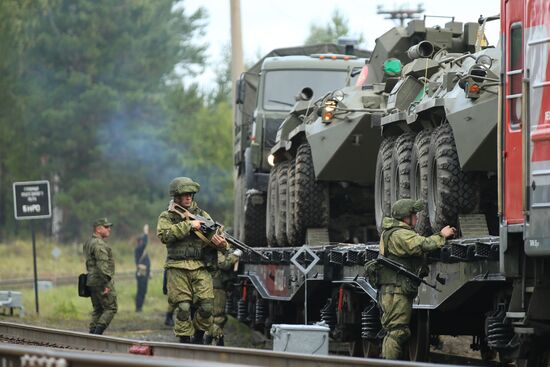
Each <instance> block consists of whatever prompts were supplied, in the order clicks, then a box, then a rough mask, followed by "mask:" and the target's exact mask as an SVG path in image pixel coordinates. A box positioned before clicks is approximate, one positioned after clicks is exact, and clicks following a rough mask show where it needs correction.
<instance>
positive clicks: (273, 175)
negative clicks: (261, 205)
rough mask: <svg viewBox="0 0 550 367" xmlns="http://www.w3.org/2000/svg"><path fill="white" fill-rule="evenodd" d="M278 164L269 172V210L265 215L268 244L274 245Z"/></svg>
mask: <svg viewBox="0 0 550 367" xmlns="http://www.w3.org/2000/svg"><path fill="white" fill-rule="evenodd" d="M277 191H278V188H277V166H275V167H272V168H271V171H270V172H269V181H268V184H267V210H266V216H265V228H266V237H267V245H268V246H269V247H274V246H276V245H277V239H276V238H275V213H277V203H276V201H275V199H276V198H277Z"/></svg>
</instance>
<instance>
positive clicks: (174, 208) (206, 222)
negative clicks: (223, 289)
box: [168, 200, 269, 260]
mask: <svg viewBox="0 0 550 367" xmlns="http://www.w3.org/2000/svg"><path fill="white" fill-rule="evenodd" d="M168 211H171V212H173V213H176V214H179V215H180V216H181V217H182V218H188V219H189V220H198V221H201V222H202V224H201V227H200V229H198V230H194V231H195V233H196V234H198V235H199V237H200V238H201V239H202V240H203V241H205V242H207V243H209V244H212V242H211V241H210V240H209V239H208V238H209V237H210V235H211V234H213V233H214V234H219V235H222V236H223V237H225V240H226V241H227V242H228V243H229V244H231V245H233V246H234V247H236V248H238V249H239V250H241V251H243V252H247V253H251V252H252V253H254V254H256V255H258V256H260V257H261V258H263V259H264V260H269V258H268V257H267V256H265V255H264V254H262V253H261V252H259V251H256V250H255V249H254V248H252V247H250V246H248V245H247V244H245V243H243V242H241V241H239V240H238V239H236V238H235V237H233V236H231V235H230V234H229V233H227V232H225V231H224V229H223V225H222V224H220V223H218V222H216V221H214V220H212V219H208V218H205V217H202V216H200V215H196V214H191V212H190V211H189V210H187V209H185V208H184V207H183V206H181V205H178V204H176V203H175V202H174V201H173V200H171V201H170V205H169V206H168ZM212 245H213V244H212ZM215 247H216V246H215ZM216 248H218V247H216Z"/></svg>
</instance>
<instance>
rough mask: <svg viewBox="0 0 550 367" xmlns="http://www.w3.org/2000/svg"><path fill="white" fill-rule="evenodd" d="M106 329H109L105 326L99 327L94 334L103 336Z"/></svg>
mask: <svg viewBox="0 0 550 367" xmlns="http://www.w3.org/2000/svg"><path fill="white" fill-rule="evenodd" d="M106 328H107V327H106V326H105V325H97V326H96V327H95V330H94V332H93V333H94V334H98V335H101V334H103V332H104V331H105V329H106Z"/></svg>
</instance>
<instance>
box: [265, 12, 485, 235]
mask: <svg viewBox="0 0 550 367" xmlns="http://www.w3.org/2000/svg"><path fill="white" fill-rule="evenodd" d="M478 29H479V25H478V24H477V23H467V24H466V25H465V26H464V30H463V29H462V24H461V23H458V22H449V23H447V24H446V25H445V26H444V27H439V26H438V27H431V28H430V27H426V26H425V20H414V21H412V22H410V23H409V24H408V25H407V27H395V28H393V29H391V30H389V31H388V32H386V33H384V34H383V35H382V36H380V37H379V38H378V39H377V42H376V47H375V48H374V50H373V54H372V56H371V59H370V61H369V63H368V65H366V70H364V71H363V73H362V74H361V75H360V78H359V83H358V84H359V85H354V86H350V87H347V88H343V89H335V90H334V91H333V92H331V93H329V94H327V95H325V96H322V97H323V98H320V99H318V100H316V101H315V102H314V103H311V99H310V98H311V97H310V93H308V91H307V90H304V91H302V93H300V96H302V99H303V100H302V101H299V102H298V103H297V104H296V105H295V106H294V108H293V110H291V112H290V114H289V116H288V117H287V118H286V119H285V121H284V122H283V123H282V124H281V127H280V128H279V131H278V133H277V137H276V142H275V145H274V146H273V148H272V149H271V157H272V158H271V160H272V161H273V162H274V167H273V169H272V170H271V172H270V179H269V183H268V187H269V188H268V202H267V221H266V234H267V243H268V244H269V245H270V246H289V245H290V246H295V245H301V244H303V243H306V242H307V243H310V244H312V243H328V242H342V241H347V242H363V243H364V242H366V241H369V240H374V239H376V238H377V237H378V233H377V226H376V225H375V224H378V228H379V224H380V221H381V215H382V214H387V213H388V210H387V209H386V207H388V205H391V201H390V200H386V201H384V200H385V199H384V198H385V197H383V195H381V194H380V191H379V189H380V182H386V181H385V180H387V181H388V185H389V179H390V176H389V175H386V176H385V177H383V176H381V175H380V171H381V167H380V161H379V162H377V160H376V159H375V157H376V156H377V155H379V149H382V150H383V149H386V150H388V149H389V147H388V143H387V142H386V141H387V140H388V139H384V136H383V135H382V134H381V133H380V126H381V124H382V123H383V122H385V121H386V120H387V117H383V116H385V115H387V114H388V112H390V116H392V115H393V113H395V111H396V110H397V109H398V107H399V108H401V109H402V108H404V106H407V107H408V106H409V104H410V102H411V98H412V99H414V98H416V97H417V95H418V93H419V90H416V89H413V88H410V87H409V84H411V83H413V82H412V81H410V80H407V81H406V82H405V83H404V81H403V80H402V78H401V68H402V64H408V63H410V62H412V64H414V65H416V66H415V67H416V69H421V71H423V69H422V66H423V65H424V64H419V61H418V60H415V59H417V58H418V55H417V54H418V53H419V52H420V53H422V52H427V51H426V50H425V48H429V47H432V48H433V47H436V48H437V49H444V50H446V51H445V55H447V54H449V55H454V53H456V52H459V53H460V54H461V55H462V53H463V52H468V51H473V50H474V46H475V40H476V35H477V30H478ZM434 45H435V46H434ZM411 47H413V48H414V50H415V52H416V54H415V53H413V52H412V51H411V52H407V50H408V49H409V48H411ZM440 55H443V52H440ZM449 57H450V56H449ZM422 60H424V59H422ZM468 60H469V59H468ZM430 62H432V63H431V64H429V65H427V64H426V65H427V66H429V68H428V69H427V71H426V72H427V74H426V76H427V77H430V76H432V75H433V74H434V70H433V68H434V65H435V66H437V67H438V68H439V66H438V64H437V63H436V62H435V61H433V60H430ZM446 63H447V64H449V63H450V62H449V61H448V60H447V61H446ZM444 65H445V64H443V66H444ZM416 69H415V70H416ZM443 69H444V68H443ZM443 69H442V70H443ZM406 73H407V76H408V75H410V74H411V72H409V71H406ZM419 73H420V72H419V71H417V74H415V75H417V76H421V77H424V75H423V74H422V73H420V74H422V75H418V74H419ZM440 73H443V71H440ZM415 80H416V79H415ZM416 85H417V84H415V86H416ZM406 88H408V89H406ZM405 89H406V91H405ZM407 92H408V93H409V94H407V95H406V96H403V95H404V94H406V93H407ZM407 98H408V99H407ZM396 103H397V104H398V105H397V107H396ZM383 126H384V130H383V132H384V133H385V134H386V135H387V134H389V133H390V131H389V128H388V127H387V124H385V123H384V125H383ZM383 139H384V140H383ZM381 147H382V148H381ZM392 148H393V145H392ZM390 150H391V149H390ZM384 152H385V151H384ZM390 153H393V151H391V152H390ZM410 154H411V151H410V149H409V150H408V151H400V152H395V154H394V155H395V157H396V158H392V157H393V156H394V155H391V154H390V156H389V158H388V159H390V160H391V159H394V160H397V156H400V157H401V158H400V159H402V160H403V159H409V158H408V157H409V156H410ZM391 162H393V161H387V162H383V164H384V169H386V170H387V169H392V167H396V165H393V166H392V165H391ZM394 171H397V170H396V169H395V168H393V171H392V172H394ZM407 174H408V171H406V172H405V171H403V172H402V173H401V175H400V176H397V175H395V176H396V177H397V178H400V177H401V183H399V182H398V181H396V180H394V181H395V182H394V183H395V185H397V186H399V185H402V186H404V185H408V181H407V180H408V179H406V178H405V177H404V176H406V175H407ZM384 189H385V188H382V190H384ZM387 192H388V193H389V192H390V191H389V189H388V190H387ZM408 194H409V192H408V191H407V190H405V189H403V190H401V192H400V193H399V195H397V196H396V197H395V198H394V201H395V199H397V198H400V197H405V196H407V195H408ZM381 197H383V199H384V200H382V203H383V204H384V210H383V211H382V210H380V208H381V206H382V204H381V200H380V198H381ZM375 219H376V221H375Z"/></svg>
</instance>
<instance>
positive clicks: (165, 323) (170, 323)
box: [164, 312, 174, 326]
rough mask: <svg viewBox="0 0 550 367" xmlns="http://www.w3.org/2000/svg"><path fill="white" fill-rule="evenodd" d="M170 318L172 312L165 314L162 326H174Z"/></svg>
mask: <svg viewBox="0 0 550 367" xmlns="http://www.w3.org/2000/svg"><path fill="white" fill-rule="evenodd" d="M172 317H173V314H172V312H166V318H165V319H164V325H166V326H174V319H173V318H172Z"/></svg>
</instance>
